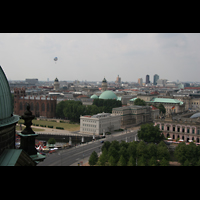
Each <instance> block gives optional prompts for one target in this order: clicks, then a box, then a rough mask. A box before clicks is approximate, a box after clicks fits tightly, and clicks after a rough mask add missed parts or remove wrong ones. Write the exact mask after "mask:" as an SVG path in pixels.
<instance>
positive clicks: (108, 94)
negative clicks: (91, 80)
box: [99, 90, 117, 100]
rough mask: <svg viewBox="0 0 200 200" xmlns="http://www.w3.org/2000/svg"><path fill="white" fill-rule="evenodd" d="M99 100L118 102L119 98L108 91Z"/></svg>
mask: <svg viewBox="0 0 200 200" xmlns="http://www.w3.org/2000/svg"><path fill="white" fill-rule="evenodd" d="M99 99H116V100H117V96H116V94H115V93H114V92H113V91H110V90H106V91H105V92H103V93H102V94H101V95H100V96H99Z"/></svg>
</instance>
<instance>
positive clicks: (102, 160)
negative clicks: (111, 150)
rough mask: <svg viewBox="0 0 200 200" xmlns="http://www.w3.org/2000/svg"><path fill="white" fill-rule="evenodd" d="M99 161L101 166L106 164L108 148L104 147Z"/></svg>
mask: <svg viewBox="0 0 200 200" xmlns="http://www.w3.org/2000/svg"><path fill="white" fill-rule="evenodd" d="M98 161H99V164H100V165H101V166H104V165H105V163H106V162H107V161H108V151H107V149H106V148H104V149H103V151H102V154H101V155H100V156H99V160H98Z"/></svg>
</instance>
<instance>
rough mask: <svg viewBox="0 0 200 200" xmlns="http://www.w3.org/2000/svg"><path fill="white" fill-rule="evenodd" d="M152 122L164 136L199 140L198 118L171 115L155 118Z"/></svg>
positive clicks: (199, 127) (186, 140)
mask: <svg viewBox="0 0 200 200" xmlns="http://www.w3.org/2000/svg"><path fill="white" fill-rule="evenodd" d="M154 124H155V125H158V126H159V128H160V130H161V131H162V133H163V134H164V136H165V137H166V138H168V137H170V138H172V139H174V140H179V139H182V140H183V141H185V142H188V141H189V140H192V141H194V142H197V143H199V142H200V119H199V118H195V119H191V118H176V119H172V117H171V116H168V117H166V118H165V119H155V120H154Z"/></svg>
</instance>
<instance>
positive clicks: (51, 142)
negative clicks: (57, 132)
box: [48, 138, 56, 144]
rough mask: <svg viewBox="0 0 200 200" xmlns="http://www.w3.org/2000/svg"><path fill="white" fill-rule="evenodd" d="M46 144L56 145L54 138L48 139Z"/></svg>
mask: <svg viewBox="0 0 200 200" xmlns="http://www.w3.org/2000/svg"><path fill="white" fill-rule="evenodd" d="M48 143H49V144H55V143H56V140H55V139H54V138H50V139H49V140H48Z"/></svg>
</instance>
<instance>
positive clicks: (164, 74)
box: [0, 33, 200, 82]
mask: <svg viewBox="0 0 200 200" xmlns="http://www.w3.org/2000/svg"><path fill="white" fill-rule="evenodd" d="M54 57H58V61H57V62H56V63H55V61H54V60H53V59H54ZM0 65H1V67H2V68H3V70H4V72H5V74H6V76H7V78H8V80H25V79H26V78H38V79H39V81H43V80H44V81H46V80H47V78H49V80H54V79H55V78H56V77H58V79H59V80H79V81H82V80H87V81H102V80H103V78H104V76H105V78H106V79H107V81H115V80H116V77H117V76H118V75H119V76H120V77H121V79H122V81H130V82H137V81H138V78H143V81H145V77H146V75H147V74H149V75H150V81H151V82H152V81H153V75H154V74H158V75H159V76H160V78H162V79H168V80H170V81H177V79H178V80H179V81H200V79H199V75H200V34H199V33H194V34H193V33H187V34H186V33H149V34H148V33H128V34H127V33H0Z"/></svg>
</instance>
